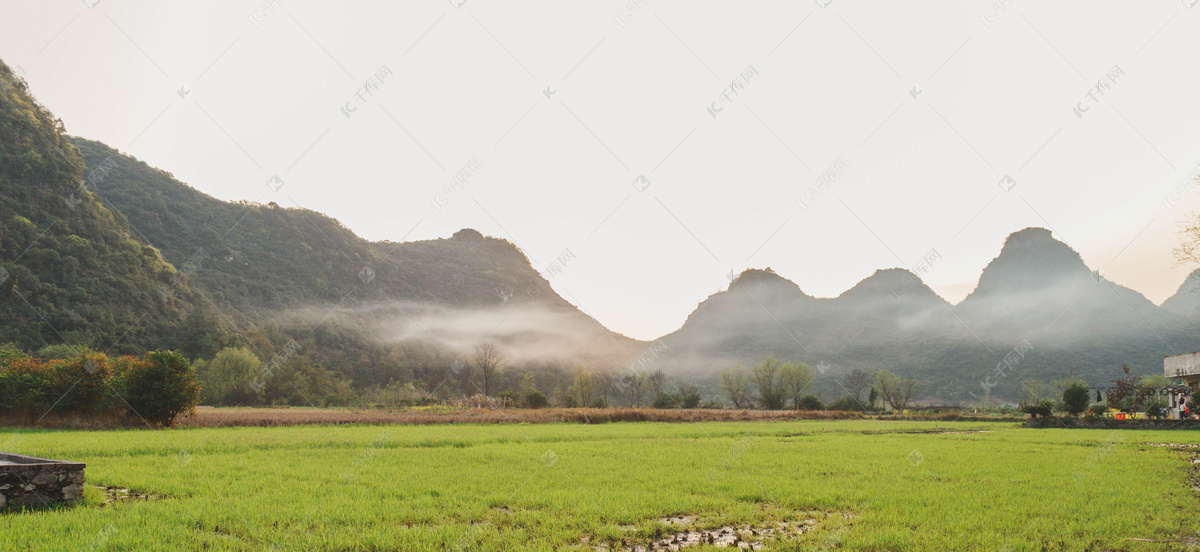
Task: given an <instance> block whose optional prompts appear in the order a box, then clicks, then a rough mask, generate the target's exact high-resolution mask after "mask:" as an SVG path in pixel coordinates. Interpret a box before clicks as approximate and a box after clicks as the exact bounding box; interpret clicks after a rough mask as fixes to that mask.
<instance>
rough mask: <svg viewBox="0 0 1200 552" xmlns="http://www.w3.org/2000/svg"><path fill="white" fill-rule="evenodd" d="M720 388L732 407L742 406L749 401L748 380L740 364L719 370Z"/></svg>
mask: <svg viewBox="0 0 1200 552" xmlns="http://www.w3.org/2000/svg"><path fill="white" fill-rule="evenodd" d="M721 390H722V391H724V392H725V396H727V397H729V402H732V403H733V407H734V408H744V407H745V406H746V405H748V404H749V403H750V382H749V380H747V379H746V372H745V371H744V370H742V366H741V365H740V364H738V365H735V366H734V367H733V369H732V370H721Z"/></svg>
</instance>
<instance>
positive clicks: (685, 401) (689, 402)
mask: <svg viewBox="0 0 1200 552" xmlns="http://www.w3.org/2000/svg"><path fill="white" fill-rule="evenodd" d="M679 406H682V407H683V408H696V407H697V406H700V395H699V394H698V393H688V394H686V395H684V396H683V397H681V398H680V400H679Z"/></svg>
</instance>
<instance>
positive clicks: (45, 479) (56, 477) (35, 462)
mask: <svg viewBox="0 0 1200 552" xmlns="http://www.w3.org/2000/svg"><path fill="white" fill-rule="evenodd" d="M86 467H87V465H86V464H82V463H80V462H63V461H60V460H47V459H45V458H34V457H32V456H23V455H20V454H8V453H4V452H0V509H4V508H8V507H13V506H39V505H48V504H59V503H64V502H74V501H76V500H79V499H81V498H82V497H83V482H84V475H83V470H84V468H86Z"/></svg>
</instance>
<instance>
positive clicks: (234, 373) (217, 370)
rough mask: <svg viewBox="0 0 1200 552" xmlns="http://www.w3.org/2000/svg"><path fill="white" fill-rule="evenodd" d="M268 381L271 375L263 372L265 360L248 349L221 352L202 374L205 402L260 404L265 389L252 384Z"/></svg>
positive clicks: (204, 366) (201, 382)
mask: <svg viewBox="0 0 1200 552" xmlns="http://www.w3.org/2000/svg"><path fill="white" fill-rule="evenodd" d="M256 378H257V379H256ZM269 379H270V375H269V374H265V375H264V374H263V373H262V361H261V360H259V359H258V356H257V355H255V354H254V352H253V351H251V350H250V349H247V348H245V347H240V348H237V349H233V348H230V349H222V350H221V352H219V353H217V356H215V357H213V359H212V360H211V361H209V362H208V364H207V365H203V371H202V372H201V373H200V385H201V386H202V387H203V388H204V402H205V403H207V404H213V405H241V406H246V405H250V404H258V403H259V402H260V401H261V395H262V392H263V387H262V385H261V384H260V385H258V386H257V387H256V386H254V385H251V383H252V382H262V383H265V382H266V380H269Z"/></svg>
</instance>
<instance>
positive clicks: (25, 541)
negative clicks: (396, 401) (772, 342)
mask: <svg viewBox="0 0 1200 552" xmlns="http://www.w3.org/2000/svg"><path fill="white" fill-rule="evenodd" d="M761 413H762V414H767V413H768V411H762V412H761ZM1164 438H1165V437H1163V435H1162V433H1161V432H1157V433H1156V432H1138V431H1123V432H1120V433H1119V434H1117V436H1116V437H1114V435H1113V434H1112V432H1105V431H1085V430H1075V431H1071V430H1066V429H1057V430H1056V429H1045V430H1033V429H1025V428H1022V427H1019V426H1018V424H1014V423H974V422H959V423H956V424H952V425H951V424H947V423H945V422H890V421H876V420H843V421H792V422H723V423H680V424H652V423H650V424H622V423H611V424H601V425H580V424H544V425H519V424H500V425H459V426H453V427H451V426H417V427H414V426H332V427H331V426H305V427H289V428H195V429H173V430H169V431H165V430H158V431H149V430H146V431H135V432H129V431H118V432H74V431H45V430H39V431H20V430H3V431H0V444H3V445H4V446H5V447H6V448H8V449H12V450H15V451H17V452H21V453H25V454H32V455H37V456H49V457H53V458H62V459H70V460H78V461H83V462H86V463H87V464H88V480H89V483H90V484H92V485H103V486H105V487H116V488H123V489H129V492H130V493H131V494H134V493H136V494H138V495H145V496H153V497H157V499H156V500H142V501H130V502H118V503H113V504H110V505H108V506H105V507H99V506H97V505H83V506H78V507H75V508H68V509H55V510H50V511H43V512H38V513H26V514H21V513H10V514H8V515H0V549H5V550H57V549H63V548H70V549H74V550H80V549H86V550H151V549H153V550H164V551H176V550H210V551H218V550H263V551H267V550H313V551H341V550H481V551H499V550H544V551H548V550H577V551H580V552H589V551H591V550H593V548H592V547H593V546H599V545H604V546H607V547H609V549H610V550H618V549H621V541H622V540H624V541H625V542H626V543H627V544H630V545H635V544H636V545H642V546H645V545H647V544H649V543H650V542H652V541H654V542H660V541H662V540H672V539H674V537H675V535H681V539H682V538H683V537H686V536H687V535H688V534H690V533H695V532H699V533H701V534H703V533H704V531H708V530H716V532H718V533H719V529H718V528H721V527H733V528H748V529H753V528H759V529H761V528H763V527H771V526H779V524H781V523H790V524H795V523H803V522H805V521H807V520H813V523H812V524H811V525H810V526H806V527H809V528H808V529H806V530H804V531H803V532H797V533H799V534H797V535H794V536H789V537H788V538H787V539H786V540H783V541H780V542H777V543H770V542H768V543H765V544H766V546H764V549H765V550H788V551H791V550H813V551H815V550H843V551H868V550H869V551H878V550H897V551H898V550H905V551H937V552H942V551H945V550H1012V551H1035V550H1039V551H1040V550H1056V551H1085V550H1117V551H1157V550H1179V549H1182V548H1185V547H1186V546H1187V543H1188V542H1191V541H1190V540H1189V539H1193V538H1194V536H1195V535H1196V534H1197V531H1200V521H1197V519H1196V517H1195V516H1194V515H1193V513H1194V511H1195V505H1196V495H1195V492H1194V491H1193V490H1192V489H1191V487H1190V485H1189V484H1188V481H1189V479H1190V478H1191V477H1193V476H1195V473H1194V471H1193V467H1192V466H1191V465H1190V464H1189V460H1188V457H1187V456H1186V455H1185V454H1184V453H1182V452H1179V451H1178V450H1176V449H1175V448H1172V447H1155V446H1150V445H1148V444H1147V443H1157V442H1159V441H1160V440H1162V439H1164ZM1170 439H1171V440H1173V441H1178V442H1179V443H1182V444H1189V443H1190V444H1200V435H1193V434H1192V433H1191V432H1177V433H1172V434H1171V435H1170ZM1032 458H1038V459H1052V460H1047V461H1042V460H1038V461H1037V466H1038V469H1036V470H1032V469H1030V467H1029V466H1030V461H1031V460H1030V459H1032ZM1130 500H1136V501H1137V504H1138V507H1137V508H1136V515H1134V514H1133V513H1131V510H1130V509H1129V505H1130ZM1080 504H1086V505H1087V510H1088V511H1089V512H1091V513H1092V514H1090V515H1080V514H1079V510H1078V508H1077V505H1080ZM1122 512H1124V513H1122ZM679 518H684V519H686V522H685V523H676V522H674V521H673V520H676V519H679ZM585 543H586V544H585ZM696 550H704V548H702V547H698V548H696Z"/></svg>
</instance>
